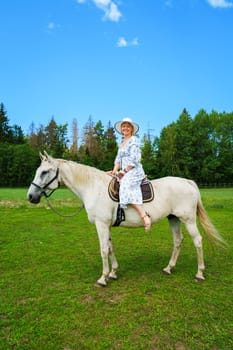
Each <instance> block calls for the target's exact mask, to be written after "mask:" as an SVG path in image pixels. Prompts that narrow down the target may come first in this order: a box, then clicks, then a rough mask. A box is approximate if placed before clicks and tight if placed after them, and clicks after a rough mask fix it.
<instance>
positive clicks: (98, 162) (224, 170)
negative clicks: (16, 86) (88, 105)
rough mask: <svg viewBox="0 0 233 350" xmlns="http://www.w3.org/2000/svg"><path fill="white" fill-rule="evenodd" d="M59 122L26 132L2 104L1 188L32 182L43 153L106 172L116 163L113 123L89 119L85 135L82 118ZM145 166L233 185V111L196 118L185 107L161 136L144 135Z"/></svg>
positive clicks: (157, 173) (153, 172) (152, 174)
mask: <svg viewBox="0 0 233 350" xmlns="http://www.w3.org/2000/svg"><path fill="white" fill-rule="evenodd" d="M71 130H72V137H71V140H70V139H69V138H68V124H67V123H66V124H64V125H59V124H57V123H56V120H55V118H54V117H52V118H51V120H50V121H49V123H48V125H45V126H44V125H40V126H38V127H37V126H35V125H34V123H32V124H31V125H30V129H29V132H28V134H27V135H26V134H24V132H23V130H22V128H21V126H20V125H10V122H9V118H8V115H7V111H6V108H5V106H4V104H3V103H1V104H0V187H24V186H28V185H29V184H30V182H31V181H32V179H33V177H34V173H35V170H36V168H37V167H38V165H39V164H40V158H39V152H43V151H44V150H45V151H47V152H48V153H49V154H51V155H52V156H54V157H57V158H64V159H70V160H74V161H77V162H80V163H82V164H87V165H90V166H94V167H96V168H98V169H101V170H110V169H112V167H113V163H114V159H115V156H116V152H117V147H118V144H117V142H118V141H117V136H116V133H115V130H114V127H113V125H112V124H111V122H110V121H109V123H108V125H107V126H104V125H103V123H102V122H101V120H99V121H97V122H94V121H93V120H92V117H89V118H88V120H87V122H86V124H85V125H84V127H83V129H82V130H81V136H79V133H78V121H77V120H76V119H73V120H72V125H71ZM140 142H141V151H142V164H143V167H144V169H145V172H146V174H147V176H148V178H149V179H152V178H159V177H163V176H181V177H186V178H189V179H193V180H195V181H196V182H197V184H198V185H199V186H232V185H233V112H231V113H226V112H216V111H214V110H213V111H211V112H210V113H207V112H206V111H205V110H204V109H200V110H199V112H198V113H197V114H196V115H195V116H194V117H191V116H190V115H189V113H188V111H187V110H186V109H185V108H184V109H183V111H182V112H181V114H180V115H179V116H178V117H177V120H176V121H174V122H172V123H171V124H169V125H167V126H165V127H164V128H163V129H162V131H161V133H160V135H159V136H157V137H152V136H151V135H150V133H149V132H148V134H144V135H142V138H141V139H140Z"/></svg>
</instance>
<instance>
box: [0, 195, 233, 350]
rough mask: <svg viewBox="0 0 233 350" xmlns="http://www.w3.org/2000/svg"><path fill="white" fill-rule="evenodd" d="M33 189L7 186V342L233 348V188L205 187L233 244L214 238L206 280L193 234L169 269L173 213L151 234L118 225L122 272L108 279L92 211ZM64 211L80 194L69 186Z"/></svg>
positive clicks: (1, 309) (0, 205)
mask: <svg viewBox="0 0 233 350" xmlns="http://www.w3.org/2000/svg"><path fill="white" fill-rule="evenodd" d="M26 191H27V190H26V189H0V218H1V220H0V242H1V252H0V254H1V255H0V266H1V271H0V273H1V279H0V287H1V295H0V298H1V300H0V323H1V338H0V349H4V350H10V349H16V350H27V349H28V350H47V349H48V350H89V349H91V350H92V349H93V350H102V349H108V350H110V349H112V350H115V349H122V350H128V349H130V350H131V349H132V350H142V349H145V350H156V349H158V350H172V349H174V350H230V349H233V311H232V310H233V277H232V276H233V275H232V266H233V244H232V243H233V235H232V233H233V232H232V228H233V225H232V224H233V189H203V190H202V191H201V192H202V197H203V202H204V204H205V207H206V209H207V212H208V214H209V216H210V218H211V220H212V222H213V223H214V224H215V226H216V227H217V228H218V229H219V231H220V232H221V234H222V235H223V237H224V238H225V239H226V241H227V242H228V244H229V247H228V248H227V249H225V250H224V249H217V250H213V249H212V247H211V246H210V245H209V243H208V242H207V241H206V239H205V235H204V234H203V237H204V256H205V263H206V272H205V277H206V280H205V281H204V282H203V283H196V282H195V281H194V275H195V273H196V268H197V263H196V251H195V248H194V246H193V244H192V242H191V239H190V237H189V236H188V235H187V234H186V232H185V230H184V233H185V240H184V242H183V247H182V250H181V254H180V258H179V260H178V263H177V266H176V268H175V269H174V272H173V274H172V275H171V276H165V275H163V274H162V268H163V267H165V266H166V265H167V263H168V260H169V258H170V253H171V249H172V238H171V235H170V233H169V230H168V223H167V221H166V220H163V221H161V222H159V223H158V224H156V225H155V226H153V229H152V231H151V232H150V233H145V232H144V231H143V230H142V229H133V230H132V229H131V230H130V229H125V228H113V230H112V231H113V243H114V247H115V252H116V256H117V259H118V262H119V265H120V268H119V279H118V280H117V281H114V282H111V283H109V284H108V286H107V287H106V288H98V287H96V286H95V281H96V280H97V278H98V277H100V275H101V272H102V263H101V258H100V253H99V242H98V238H97V235H96V231H95V227H94V226H92V225H90V224H89V222H88V221H87V217H86V213H85V211H84V210H83V211H81V213H80V214H79V215H78V216H77V217H74V218H66V219H64V218H62V217H59V216H57V215H56V214H54V213H53V212H52V211H51V210H50V209H49V208H48V206H47V204H46V201H45V200H43V201H42V203H41V204H40V205H38V206H35V205H31V204H29V203H28V202H27V201H26ZM51 201H52V202H53V204H54V206H55V207H56V208H57V209H59V210H60V211H61V212H62V213H63V214H70V213H73V212H74V211H75V210H76V208H77V207H79V205H80V203H79V201H78V200H77V198H75V197H74V196H73V195H72V194H71V193H70V192H68V190H65V189H60V190H59V191H57V192H56V193H55V194H54V195H53V197H52V199H51Z"/></svg>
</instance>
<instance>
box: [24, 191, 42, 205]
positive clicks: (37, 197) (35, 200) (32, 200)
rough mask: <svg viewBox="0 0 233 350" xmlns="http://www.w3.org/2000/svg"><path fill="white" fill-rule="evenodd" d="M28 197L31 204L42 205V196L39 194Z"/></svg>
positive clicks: (29, 194) (30, 194)
mask: <svg viewBox="0 0 233 350" xmlns="http://www.w3.org/2000/svg"><path fill="white" fill-rule="evenodd" d="M27 197H28V200H29V202H30V203H33V204H38V203H40V198H41V195H40V194H39V193H37V194H32V193H28V195H27Z"/></svg>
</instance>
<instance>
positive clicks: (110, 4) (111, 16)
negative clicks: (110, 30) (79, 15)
mask: <svg viewBox="0 0 233 350" xmlns="http://www.w3.org/2000/svg"><path fill="white" fill-rule="evenodd" d="M86 1H87V0H77V3H78V4H83V3H85V2H86ZM91 1H92V2H93V3H94V4H95V5H96V6H97V7H98V8H99V9H101V10H102V11H103V12H104V17H103V19H106V20H110V21H113V22H118V21H119V20H120V18H121V16H122V14H121V12H120V10H119V8H118V5H117V4H116V3H115V2H114V1H112V0H91Z"/></svg>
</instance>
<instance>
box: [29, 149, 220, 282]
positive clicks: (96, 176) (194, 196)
mask: <svg viewBox="0 0 233 350" xmlns="http://www.w3.org/2000/svg"><path fill="white" fill-rule="evenodd" d="M40 156H41V165H40V166H39V168H38V169H37V171H36V174H35V178H34V180H33V182H32V183H31V185H30V187H29V189H28V193H27V197H28V200H29V201H30V202H31V203H35V204H36V203H39V202H40V199H41V196H42V195H47V192H48V191H51V190H55V189H57V188H58V187H59V184H60V183H63V184H64V185H65V186H66V187H67V188H69V189H70V190H71V191H72V192H73V193H74V194H75V195H77V196H78V197H79V198H80V199H81V201H82V202H83V204H84V206H85V209H86V212H87V214H88V219H89V221H90V222H91V223H93V224H95V226H96V229H97V233H98V237H99V242H100V251H101V256H102V262H103V272H102V276H101V277H100V278H99V279H98V281H97V283H98V284H99V285H102V286H106V284H107V281H108V279H117V268H118V263H117V260H116V257H115V254H114V251H113V243H112V238H111V231H110V229H111V226H112V225H113V224H114V222H115V220H116V213H117V207H118V203H116V202H114V201H113V200H112V199H111V198H110V197H109V194H108V184H109V182H110V180H111V178H110V177H109V175H107V174H106V173H105V172H104V171H101V170H98V169H96V168H94V167H90V166H86V165H81V164H78V163H75V162H73V161H67V160H63V159H55V158H53V157H51V156H49V155H48V154H47V153H46V152H45V153H44V155H42V154H40ZM152 185H153V188H154V193H155V196H154V199H153V200H152V201H151V202H149V203H144V206H145V209H146V211H147V212H149V214H150V215H151V220H152V223H155V222H157V221H158V220H160V219H162V218H165V217H168V220H169V224H170V228H171V231H172V234H173V241H174V248H173V252H172V255H171V258H170V261H169V263H168V265H167V267H165V268H164V269H163V272H164V273H166V274H169V275H170V274H171V270H172V268H173V267H174V266H175V265H176V262H177V259H178V256H179V252H180V247H181V243H182V240H183V235H182V231H181V222H182V223H184V225H185V227H186V229H187V231H188V233H189V234H190V236H191V237H192V240H193V243H194V246H195V247H196V250H197V262H198V270H197V273H196V275H195V278H196V280H197V281H202V280H204V276H203V271H204V269H205V266H204V260H203V250H202V237H201V235H200V232H199V230H198V228H197V224H196V215H198V217H199V220H200V222H201V224H202V226H203V228H204V230H205V231H206V233H207V236H208V237H209V238H212V239H213V241H215V242H220V243H221V242H222V243H223V242H224V241H223V239H222V237H221V236H220V234H219V233H218V232H217V230H216V229H215V227H214V226H213V224H212V223H211V221H210V219H209V218H208V216H207V214H206V211H205V209H204V207H203V204H202V201H201V196H200V192H199V189H198V187H197V185H196V184H195V182H193V181H191V180H188V179H184V178H179V177H170V176H169V177H164V178H160V179H156V180H152ZM121 226H124V227H142V226H143V222H142V220H141V218H140V216H139V214H138V213H137V211H136V210H135V209H134V208H132V207H131V206H128V208H127V209H126V210H125V221H123V222H122V223H121ZM109 257H110V260H111V271H110V269H109V259H108V258H109Z"/></svg>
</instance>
